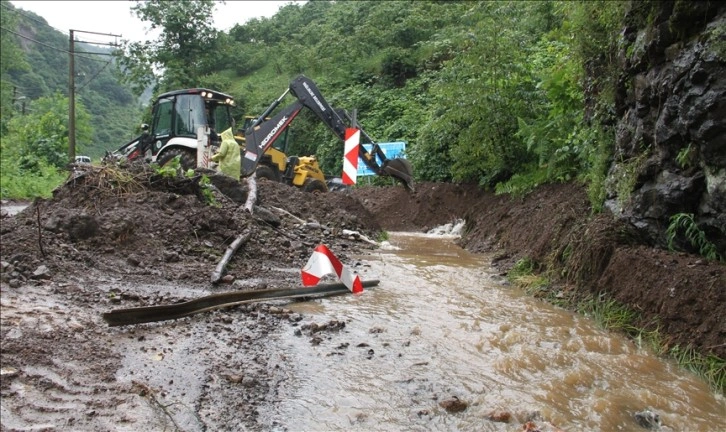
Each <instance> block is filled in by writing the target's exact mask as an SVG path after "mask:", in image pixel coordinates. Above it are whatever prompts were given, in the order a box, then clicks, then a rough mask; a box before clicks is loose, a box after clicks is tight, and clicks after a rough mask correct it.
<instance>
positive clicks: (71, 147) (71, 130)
mask: <svg viewBox="0 0 726 432" xmlns="http://www.w3.org/2000/svg"><path fill="white" fill-rule="evenodd" d="M69 33H70V37H69V45H68V54H69V56H70V58H69V61H68V159H69V162H70V163H73V162H75V160H76V64H75V42H76V41H75V38H74V34H75V33H88V34H95V35H101V36H114V37H121V35H116V34H110V33H96V32H90V31H83V30H70V31H69ZM78 42H82V43H90V44H93V45H108V46H114V47H115V46H118V44H116V43H99V42H89V41H78ZM86 54H93V53H86ZM105 55H109V54H105Z"/></svg>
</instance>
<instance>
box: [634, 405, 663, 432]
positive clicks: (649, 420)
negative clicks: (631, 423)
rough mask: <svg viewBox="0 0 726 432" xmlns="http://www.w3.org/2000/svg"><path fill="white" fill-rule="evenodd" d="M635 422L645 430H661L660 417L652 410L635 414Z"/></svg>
mask: <svg viewBox="0 0 726 432" xmlns="http://www.w3.org/2000/svg"><path fill="white" fill-rule="evenodd" d="M634 417H635V421H636V422H638V425H640V427H642V428H644V429H650V430H658V429H660V416H659V415H658V414H657V413H654V412H653V411H651V410H650V409H646V410H643V411H640V412H637V413H635V416H634Z"/></svg>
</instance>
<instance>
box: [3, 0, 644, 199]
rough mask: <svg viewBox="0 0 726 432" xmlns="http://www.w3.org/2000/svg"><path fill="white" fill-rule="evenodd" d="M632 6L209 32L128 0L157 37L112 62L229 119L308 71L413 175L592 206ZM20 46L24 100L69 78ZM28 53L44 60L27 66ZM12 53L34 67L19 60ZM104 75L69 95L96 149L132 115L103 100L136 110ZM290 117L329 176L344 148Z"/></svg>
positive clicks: (384, 6) (563, 4) (304, 6)
mask: <svg viewBox="0 0 726 432" xmlns="http://www.w3.org/2000/svg"><path fill="white" fill-rule="evenodd" d="M6 3H7V2H3V5H5V4H6ZM630 5H631V4H630V2H628V1H607V2H606V1H602V0H601V1H592V2H589V1H582V2H569V1H544V2H540V1H536V2H535V1H533V2H519V1H496V2H489V1H461V2H457V1H453V2H452V1H446V2H444V1H385V2H380V1H335V2H332V1H323V0H313V1H308V2H305V3H291V4H288V5H286V6H284V7H282V8H281V9H280V10H279V11H278V13H277V14H275V15H274V16H272V17H270V18H259V19H252V20H250V21H248V22H246V23H242V24H239V25H237V26H235V27H233V28H232V29H231V30H230V31H229V32H220V31H217V30H216V29H214V27H213V23H212V22H211V16H212V13H211V12H212V10H213V8H214V6H215V3H214V2H213V1H211V0H193V1H188V2H174V3H169V2H162V1H159V0H153V1H147V2H137V3H136V5H135V6H133V11H134V12H135V13H136V16H137V17H138V18H139V19H141V20H142V21H144V22H145V23H146V24H147V25H149V26H150V27H151V28H155V29H160V30H162V32H161V33H160V36H159V37H158V39H156V40H151V41H148V42H144V43H129V42H126V43H124V44H123V46H122V49H120V50H118V55H119V56H118V64H119V65H120V66H121V67H122V68H123V70H124V72H125V73H124V77H125V78H124V80H125V82H128V83H129V84H131V85H132V86H133V87H134V88H135V89H136V91H137V92H138V93H140V91H141V90H142V89H144V88H148V86H149V85H150V84H152V85H154V86H155V90H156V91H157V92H159V91H166V90H171V89H175V88H181V87H188V86H205V87H212V88H216V89H218V90H221V91H223V92H226V93H230V94H232V95H234V96H235V98H236V99H237V102H238V109H237V111H236V113H235V114H236V116H237V119H238V121H239V120H241V119H242V117H243V116H244V115H256V114H259V113H260V112H262V111H263V110H264V109H265V108H266V107H267V106H268V105H269V104H270V103H271V102H273V101H274V100H275V99H276V98H277V97H279V96H280V94H282V93H283V92H284V91H285V90H286V88H287V85H288V83H289V81H290V80H291V79H292V78H294V77H295V76H296V75H298V74H305V75H307V76H308V77H310V78H312V79H313V80H314V81H315V82H316V83H317V84H318V87H319V88H320V89H321V91H322V92H323V94H324V95H325V97H326V98H327V99H328V101H329V102H330V103H331V104H332V105H333V106H335V107H338V108H345V109H348V110H352V109H355V110H356V112H357V117H358V120H359V121H360V123H361V125H362V126H363V128H364V129H365V131H366V132H367V133H368V135H370V136H371V137H373V138H374V139H375V140H377V141H379V142H386V141H399V140H402V141H406V142H407V143H408V145H407V157H408V158H409V159H410V160H411V162H412V164H413V167H414V172H415V175H416V177H417V178H418V179H419V180H435V181H461V182H475V183H478V184H481V185H483V186H486V187H490V188H492V189H493V190H496V191H498V192H507V193H515V194H521V193H526V192H528V191H529V190H531V189H532V188H534V187H536V186H537V185H540V184H543V183H548V182H558V181H570V180H573V179H581V180H583V181H586V182H588V184H589V185H590V196H591V198H592V201H593V204H594V205H595V206H596V208H597V207H598V206H599V204H600V203H601V202H602V199H603V197H604V193H603V190H604V189H603V182H604V177H605V173H606V171H607V168H608V166H609V163H610V152H611V148H612V139H613V133H612V131H611V130H610V129H609V128H608V127H607V126H605V125H611V124H613V122H612V118H611V116H612V114H611V112H612V103H613V88H614V85H613V83H614V82H615V77H616V72H615V71H616V64H615V61H614V60H613V59H614V58H615V53H616V49H617V46H618V45H617V44H618V41H619V37H620V36H619V31H620V29H621V28H622V25H623V24H624V23H623V20H624V17H625V11H626V9H627V8H628V7H630ZM646 9H647V7H646ZM4 15H8V14H4ZM16 18H17V17H16ZM19 19H20V20H21V21H22V20H23V17H22V16H20V17H19ZM39 20H41V21H42V18H39ZM3 22H4V23H5V21H3ZM11 24H12V23H9V24H8V25H11ZM3 25H4V26H5V24H3ZM25 25H26V26H28V27H29V28H33V29H34V33H33V34H34V35H35V36H36V37H38V38H42V39H43V40H44V41H46V42H45V43H49V44H64V43H65V42H66V41H64V37H63V36H62V35H59V34H58V33H57V32H53V31H51V30H48V29H45V28H43V26H37V25H36V24H34V23H32V22H31V23H27V22H26V23H25ZM4 40H5V38H4ZM17 57H18V58H17V59H15V60H11V63H12V64H13V65H12V66H11V67H10V68H8V69H4V70H3V72H4V73H5V72H8V73H9V74H10V76H11V77H12V79H13V82H14V83H15V84H18V85H20V86H22V88H23V89H26V88H34V89H36V91H37V92H38V94H37V95H31V96H32V97H33V99H36V98H38V97H40V96H49V95H50V94H52V93H53V92H57V91H60V92H61V94H64V93H63V86H64V85H66V81H67V79H66V78H65V77H64V76H63V75H61V74H57V73H54V74H46V73H45V72H44V71H47V70H53V71H56V70H63V68H67V59H66V60H63V58H62V57H58V56H55V59H54V60H52V61H53V62H54V64H52V65H51V64H50V63H51V57H50V56H49V53H47V52H44V51H43V48H42V47H37V46H36V47H34V49H33V50H30V51H27V52H25V56H24V58H23V56H17ZM36 57H37V58H40V59H43V61H44V62H46V63H47V65H48V67H47V68H40V67H36V65H37V64H38V61H37V59H36ZM24 61H25V62H27V63H28V64H32V65H33V68H32V69H30V70H28V69H27V68H26V69H25V70H24V71H23V64H24ZM86 63H88V64H87V65H85V66H83V65H79V66H78V67H79V69H82V68H83V67H86V68H88V69H87V70H88V72H87V74H91V73H92V70H91V68H93V67H95V68H96V69H94V70H97V69H98V66H99V65H98V64H97V62H91V61H86ZM3 67H4V68H5V65H4V64H3ZM586 72H587V73H586ZM114 84H115V81H114V78H113V77H112V76H111V75H109V74H107V73H106V71H102V73H99V75H98V77H97V78H96V79H94V80H91V81H90V82H89V85H88V93H89V94H86V95H84V91H80V92H79V93H80V94H79V99H80V100H81V102H82V105H83V106H85V107H86V110H87V111H88V112H89V113H91V115H92V117H93V120H92V121H91V126H92V127H93V138H92V140H93V143H94V144H95V145H98V146H101V148H103V149H106V150H110V149H114V148H117V147H118V146H119V145H120V144H122V143H123V142H125V140H127V139H130V138H131V137H132V136H133V132H134V131H135V128H134V126H135V125H136V124H139V123H141V119H140V118H139V116H138V114H139V113H138V112H137V111H134V110H133V109H127V110H126V111H125V113H126V114H124V115H122V114H121V113H119V112H114V111H113V109H112V108H111V107H117V108H121V107H126V108H128V107H130V106H131V107H133V98H132V97H131V96H130V95H129V93H127V92H126V91H125V90H124V89H123V87H120V86H114ZM94 86H95V88H94ZM3 89H4V91H5V87H4V88H3ZM104 97H105V98H108V101H104V100H102V98H104ZM110 101H113V102H110ZM289 102H290V103H291V102H292V100H290V101H289ZM97 113H102V115H103V118H104V119H105V123H103V128H104V130H106V131H111V130H114V131H118V130H119V129H123V131H124V132H120V131H119V132H116V133H115V134H113V135H111V136H109V135H102V134H101V132H99V130H98V129H99V128H98V127H97V126H100V125H101V123H100V122H99V121H98V120H97V118H96V117H95V115H96V114H97ZM133 116H135V117H133ZM132 117H133V118H132ZM5 118H6V117H5V116H3V125H4V126H6V125H7V124H8V123H7V122H6V121H5ZM111 122H118V124H109V123H111ZM293 129H294V130H293V147H292V149H291V154H301V155H304V154H316V155H317V156H318V158H319V159H320V161H321V164H322V166H323V168H324V170H325V171H326V173H328V174H333V175H334V174H338V173H340V171H341V169H342V153H343V146H342V145H341V143H340V142H339V141H338V140H337V138H336V137H335V136H334V135H333V134H331V133H330V132H329V130H328V129H327V128H326V127H325V125H324V124H322V122H320V121H319V120H318V119H317V118H315V117H314V116H313V115H312V114H311V113H307V112H304V113H303V114H302V115H300V116H299V117H298V119H297V120H296V121H295V123H294V124H293ZM81 145H86V148H87V149H89V152H90V151H91V150H90V149H92V148H93V147H90V146H88V145H87V144H86V143H82V144H81ZM94 155H98V153H94Z"/></svg>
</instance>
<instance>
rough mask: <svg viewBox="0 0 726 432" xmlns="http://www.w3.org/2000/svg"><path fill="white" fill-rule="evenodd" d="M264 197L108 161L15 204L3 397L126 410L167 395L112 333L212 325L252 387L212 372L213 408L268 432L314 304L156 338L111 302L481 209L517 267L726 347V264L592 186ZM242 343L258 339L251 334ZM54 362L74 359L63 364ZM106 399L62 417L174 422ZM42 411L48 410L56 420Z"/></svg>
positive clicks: (486, 231)
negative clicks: (288, 325)
mask: <svg viewBox="0 0 726 432" xmlns="http://www.w3.org/2000/svg"><path fill="white" fill-rule="evenodd" d="M207 183H209V185H207V186H205V184H207ZM249 194H250V191H249V189H248V187H247V186H246V183H245V182H244V181H243V182H242V183H237V182H234V181H230V179H228V178H226V177H223V176H218V175H215V174H214V173H210V172H197V173H196V175H195V176H193V177H191V178H187V177H179V178H175V179H170V178H166V177H162V176H160V175H159V174H157V173H154V172H151V171H149V170H148V169H146V168H143V167H136V168H133V169H124V170H122V169H119V168H118V167H92V168H88V169H87V170H86V171H85V172H78V173H76V174H75V175H74V176H72V177H71V178H70V179H69V181H68V182H67V183H66V184H64V185H63V186H62V187H60V188H59V189H58V190H57V191H56V192H55V194H54V196H53V198H51V199H38V200H36V201H35V202H33V203H32V204H31V205H29V206H28V207H27V208H26V209H25V210H23V211H22V212H21V213H19V214H17V215H14V216H10V215H8V214H6V213H3V216H2V220H1V221H2V226H1V228H0V245H1V247H2V249H1V250H0V262H1V263H2V275H1V276H2V279H1V282H2V283H1V284H0V289H1V290H2V310H3V314H2V330H1V332H0V336H2V341H3V342H2V353H1V357H0V359H1V360H2V364H3V380H2V387H1V390H2V397H3V404H4V406H3V410H4V411H3V412H6V413H15V412H26V411H28V409H29V408H28V406H27V405H24V404H27V403H28V402H27V400H28V398H27V397H23V394H27V391H28V389H29V388H40V389H47V388H52V389H54V391H58V392H60V391H66V392H67V393H68V394H69V395H75V396H68V397H69V398H71V397H73V398H80V399H79V400H80V402H79V403H83V404H85V405H86V406H87V402H85V399H83V398H84V397H85V396H84V395H85V394H86V393H88V397H89V398H92V395H93V394H95V393H97V392H99V391H103V392H111V393H113V394H117V395H126V398H125V399H123V400H124V404H125V405H124V406H125V407H126V408H127V412H134V410H141V409H142V408H143V407H146V408H147V409H148V407H149V406H150V405H151V406H156V405H159V403H158V401H159V400H161V399H162V396H163V394H162V393H156V392H160V390H159V389H150V388H148V385H147V384H145V383H144V381H143V380H142V379H140V377H139V379H138V381H133V385H131V386H128V385H126V387H124V385H125V384H118V383H116V382H117V380H116V378H115V377H114V374H117V372H116V371H118V370H119V369H120V368H121V367H122V365H121V362H122V359H120V358H119V356H118V355H116V354H114V353H113V349H112V348H111V347H113V346H116V345H118V343H119V338H122V339H123V340H126V342H125V343H126V344H136V345H142V346H141V347H140V348H139V349H141V350H144V352H145V353H146V352H147V350H149V349H152V350H153V349H157V348H156V347H158V346H165V347H168V348H164V349H163V351H162V352H160V353H158V355H172V354H173V347H174V346H175V344H177V345H178V344H180V343H181V344H182V345H183V341H180V339H179V334H189V333H190V332H194V331H197V330H195V329H196V327H195V326H206V327H208V329H205V330H203V331H212V332H213V333H214V335H215V338H213V340H209V338H203V340H204V343H205V344H212V345H211V347H208V350H209V351H210V352H211V353H210V354H205V355H208V356H211V357H210V358H206V357H203V358H200V360H199V361H200V362H207V363H205V364H207V365H209V364H210V363H213V365H212V366H211V369H212V371H216V373H217V375H214V376H221V377H226V378H225V379H226V380H227V381H229V382H231V383H235V384H237V383H241V384H242V385H244V387H245V391H244V394H245V396H244V400H242V399H239V397H236V396H234V395H231V394H230V395H227V396H229V398H226V396H225V393H224V392H225V391H228V389H227V387H225V386H224V385H222V383H221V382H220V381H210V382H206V383H204V385H203V386H202V387H203V388H204V389H205V390H204V393H203V394H202V395H201V396H199V397H198V400H209V401H215V400H217V399H219V400H220V401H224V402H223V404H226V405H224V407H225V409H229V410H230V412H234V415H232V414H223V413H222V412H223V411H222V410H221V411H219V412H217V411H210V412H204V413H200V414H199V415H200V416H203V417H204V419H203V423H204V424H205V425H207V427H212V428H214V429H218V430H222V429H235V428H237V429H238V428H239V427H242V428H249V429H250V430H254V429H255V427H256V426H255V424H256V423H255V416H256V415H257V414H256V412H257V411H256V406H257V405H258V404H262V403H264V402H265V398H266V396H265V395H268V394H270V392H271V389H270V386H271V384H270V382H269V379H268V378H267V375H266V372H265V370H266V369H265V364H264V363H265V360H264V349H265V348H264V347H265V344H266V343H268V341H267V340H266V336H267V334H268V333H269V332H270V331H272V330H273V329H275V328H276V327H277V326H278V325H279V324H280V323H281V322H284V321H288V322H297V321H299V320H300V319H301V318H300V317H299V316H297V315H296V314H292V313H290V312H289V311H287V310H285V309H284V308H279V307H275V306H271V305H266V304H251V305H245V306H237V307H236V308H233V309H225V310H220V311H215V312H214V313H210V314H207V315H206V316H205V317H204V318H203V320H197V321H190V322H172V323H168V324H166V325H165V327H164V328H165V330H164V331H163V332H161V333H160V334H159V336H158V337H159V338H160V340H155V341H153V344H152V341H149V340H145V339H144V338H146V337H147V336H139V337H138V338H137V337H136V336H134V331H133V330H124V331H118V332H115V331H110V330H109V329H108V328H106V327H105V326H104V325H103V322H102V321H101V319H100V316H101V314H102V312H106V311H108V310H109V309H110V308H115V307H135V306H140V305H149V304H169V303H174V302H180V301H184V300H188V299H189V298H190V297H199V296H200V295H203V294H205V293H206V294H209V293H214V292H219V291H228V290H231V289H262V288H291V287H296V286H299V285H300V273H299V269H300V268H301V267H303V266H304V265H305V263H306V261H307V259H308V258H309V256H310V253H311V251H312V250H313V249H314V248H315V247H316V246H317V245H319V244H326V245H327V246H328V247H330V249H331V250H333V251H334V252H335V254H336V255H337V256H338V257H339V258H341V260H343V261H344V262H347V263H349V264H351V265H353V266H356V265H358V264H359V263H356V262H354V261H352V260H351V259H350V255H353V254H361V253H364V252H365V251H366V250H371V249H374V248H376V247H377V246H376V245H375V244H374V243H375V242H372V241H370V240H371V239H372V240H375V239H377V238H379V236H380V235H381V233H382V232H383V231H428V230H429V229H431V228H434V227H436V226H440V225H443V224H446V223H450V222H452V221H454V220H456V219H464V220H465V221H466V224H465V232H464V234H463V236H462V238H461V239H460V244H461V245H462V246H463V247H465V248H466V249H468V250H470V251H473V252H477V253H483V252H487V253H493V256H494V257H495V258H494V260H493V261H494V263H495V265H497V266H499V268H500V269H501V272H502V273H503V274H505V273H506V272H507V271H508V270H509V269H510V268H511V266H513V265H514V264H515V263H516V262H517V261H519V260H520V259H522V258H527V259H529V260H530V261H531V262H532V263H533V264H534V265H535V268H536V269H538V270H540V271H542V272H544V273H545V274H546V275H547V276H548V277H549V278H550V279H551V280H552V281H553V282H555V283H554V284H553V288H552V289H553V290H557V291H558V293H559V294H562V295H566V296H572V297H578V296H579V297H584V296H587V295H605V296H607V297H609V298H613V299H615V300H617V301H618V302H620V303H622V304H624V305H626V306H628V307H630V308H631V309H633V310H635V311H637V312H639V314H640V318H641V323H642V325H644V326H647V327H648V328H656V327H657V328H659V330H660V332H661V333H662V334H663V335H664V336H665V337H666V343H668V344H670V345H676V344H677V345H680V346H682V347H685V346H692V347H694V348H695V349H696V350H697V351H699V352H700V353H703V354H713V355H716V356H718V357H720V358H722V359H723V358H726V344H724V341H725V340H726V266H724V265H723V264H721V263H716V262H709V261H707V260H705V259H703V258H701V257H699V256H694V255H689V254H685V253H673V252H668V251H664V250H659V249H655V248H652V247H649V246H648V245H645V244H642V242H641V240H640V239H639V237H638V236H637V235H636V234H635V231H634V230H632V229H630V228H629V227H627V226H624V225H622V224H620V223H617V222H615V220H614V218H612V217H610V216H608V215H606V214H600V215H592V212H591V209H590V206H589V204H588V200H587V197H586V193H585V191H584V190H583V188H582V187H581V186H578V185H575V184H562V185H550V186H545V187H542V188H540V189H538V190H537V191H536V192H534V193H532V194H530V195H529V196H527V197H524V198H516V199H513V198H511V197H509V196H497V195H494V194H492V193H490V192H486V191H483V190H481V189H480V188H479V187H477V186H476V185H460V184H440V183H419V184H417V185H416V190H415V191H414V192H410V191H407V190H406V189H404V188H403V187H401V186H364V187H356V188H352V189H347V190H342V191H336V192H330V193H327V194H311V193H305V192H302V191H300V190H299V189H296V188H294V187H290V186H287V185H283V184H279V183H273V182H266V181H259V182H258V183H257V190H256V206H255V207H254V211H253V212H252V213H250V212H249V211H247V210H245V208H244V205H243V204H244V203H245V202H246V201H247V198H248V195H249ZM246 235H249V240H248V241H247V242H246V243H244V245H243V246H242V247H241V248H240V249H239V250H238V251H237V253H236V254H235V255H234V256H233V257H232V259H231V260H230V262H229V263H228V265H227V266H226V268H225V277H224V278H223V279H222V284H221V285H215V284H212V283H211V280H210V275H211V273H212V271H213V270H214V269H215V267H216V266H217V264H218V263H219V261H220V259H221V257H222V256H223V254H224V253H225V251H226V249H227V248H228V247H229V245H230V244H231V243H232V242H233V241H234V240H235V239H236V238H238V237H239V236H246ZM240 312H242V314H240ZM177 332H181V333H179V334H177ZM144 344H146V345H144ZM240 344H243V345H244V347H245V350H244V352H240V351H239V350H237V349H236V348H235V347H237V346H239V345H240ZM147 345H153V347H151V348H150V347H149V346H147ZM167 350H168V351H167ZM205 352H206V351H205ZM224 353H226V354H224ZM199 355H200V356H201V355H202V354H201V351H200V354H199ZM13 365H17V366H21V365H26V368H25V369H22V368H20V367H13ZM27 365H34V366H32V367H30V366H27ZM40 365H45V366H47V367H52V368H60V371H56V372H54V373H53V374H49V373H47V372H43V370H44V369H43V368H41V367H40ZM21 369H22V370H21ZM229 371H244V376H242V375H237V374H236V373H230V372H229ZM66 374H67V376H66ZM64 376H65V378H64ZM71 376H72V377H73V378H72V379H71V378H69V377H71ZM99 383H104V384H102V385H101V386H102V387H103V388H99V385H100V384H99ZM114 383H116V384H114ZM21 384H22V385H21ZM169 385H170V386H172V385H176V384H174V383H171V382H170V383H169ZM21 388H24V389H25V390H20V389H21ZM79 389H84V390H79ZM225 389H227V390H225ZM23 392H26V393H23ZM79 395H80V396H79ZM154 395H160V396H154ZM117 397H118V398H121V396H117ZM220 398H222V399H220ZM143 400H147V401H148V400H152V401H154V402H155V403H156V405H154V404H151V402H149V403H146V404H144V403H142V402H143ZM231 401H234V406H231V405H229V404H230V403H231ZM48 403H50V402H48ZM106 403H107V405H108V406H100V405H99V406H97V407H95V408H94V409H93V410H91V411H92V412H91V411H89V412H86V413H85V414H81V415H79V416H77V417H72V418H71V420H72V422H75V423H72V424H69V423H68V422H69V421H71V420H69V419H68V415H69V414H66V415H65V417H64V414H63V413H62V411H63V409H65V408H57V409H58V411H54V412H55V413H57V415H56V414H54V415H56V416H57V417H58V419H59V420H58V421H64V422H66V426H67V427H70V429H73V427H75V426H77V427H80V428H91V429H93V428H101V429H103V428H104V425H105V424H108V423H104V422H112V423H111V424H113V422H115V423H118V422H129V423H134V422H136V424H135V425H134V427H138V428H140V429H144V428H146V427H152V428H154V427H156V428H158V427H159V425H158V424H156V425H149V424H142V423H143V422H142V418H145V417H144V415H143V412H142V411H139V414H138V415H137V416H134V415H132V414H124V415H125V417H123V418H121V417H119V416H120V415H121V414H119V413H118V412H117V410H116V409H115V405H114V404H116V403H118V401H116V402H114V399H113V398H111V399H109V400H106ZM220 403H222V402H220ZM159 406H160V405H159ZM220 407H222V405H220ZM31 408H32V407H31ZM44 410H45V411H43V410H39V412H41V413H42V414H39V417H38V418H35V420H38V419H44V420H45V419H48V418H50V419H51V420H52V419H53V416H50V417H48V416H49V415H48V411H47V409H45V408H44ZM30 411H32V409H31V410H30ZM225 412H226V411H225ZM161 417H164V416H163V415H162V416H161ZM169 418H170V416H169ZM240 419H242V420H240ZM32 420H33V418H32V416H30V417H29V419H25V420H23V419H22V418H19V417H18V418H13V420H12V421H11V420H8V422H9V423H7V424H8V425H15V426H8V427H9V428H10V429H13V427H17V428H22V427H23V421H27V422H28V424H33V422H32ZM234 422H241V423H234ZM234 425H237V426H234Z"/></svg>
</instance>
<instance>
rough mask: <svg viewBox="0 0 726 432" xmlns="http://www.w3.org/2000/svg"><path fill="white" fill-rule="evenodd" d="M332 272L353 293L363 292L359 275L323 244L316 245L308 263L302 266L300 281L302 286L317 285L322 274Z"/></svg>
mask: <svg viewBox="0 0 726 432" xmlns="http://www.w3.org/2000/svg"><path fill="white" fill-rule="evenodd" d="M333 273H335V274H336V275H338V279H340V281H341V282H343V284H344V285H345V286H346V287H348V289H349V290H350V291H351V292H352V293H353V294H358V293H362V292H363V284H362V283H361V281H360V276H358V275H357V274H355V273H354V272H352V271H351V270H350V269H349V268H348V267H347V266H344V265H343V264H342V263H341V262H340V260H339V259H338V258H337V257H336V256H335V255H333V252H331V251H330V249H328V247H327V246H325V245H320V246H318V247H316V248H315V250H314V251H313V254H312V255H311V256H310V259H309V260H308V263H307V264H305V267H303V269H302V283H303V285H304V286H312V285H317V284H318V282H319V281H320V279H321V278H322V277H323V276H325V275H328V274H333Z"/></svg>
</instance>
